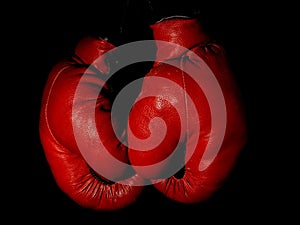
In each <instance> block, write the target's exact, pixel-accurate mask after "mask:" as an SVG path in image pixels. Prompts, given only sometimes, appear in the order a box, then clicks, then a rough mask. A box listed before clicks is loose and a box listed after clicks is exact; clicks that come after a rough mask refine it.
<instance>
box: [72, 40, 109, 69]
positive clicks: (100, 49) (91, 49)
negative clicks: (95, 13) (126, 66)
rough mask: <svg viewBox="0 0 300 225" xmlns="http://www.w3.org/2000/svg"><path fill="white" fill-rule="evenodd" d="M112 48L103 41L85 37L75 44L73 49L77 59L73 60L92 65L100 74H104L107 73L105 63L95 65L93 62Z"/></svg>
mask: <svg viewBox="0 0 300 225" xmlns="http://www.w3.org/2000/svg"><path fill="white" fill-rule="evenodd" d="M113 48H114V46H113V45H112V44H110V43H109V42H107V41H106V40H104V39H101V38H99V39H97V38H94V37H92V36H87V37H84V38H82V39H81V40H80V41H79V43H78V44H77V46H76V48H75V55H76V56H77V57H75V58H74V59H75V60H76V61H77V62H78V63H81V64H86V65H91V64H93V65H94V66H95V67H96V68H97V69H98V70H99V71H100V72H102V73H104V74H105V73H107V71H108V68H107V65H106V64H105V62H104V61H103V62H99V61H97V63H95V60H97V59H98V58H99V57H100V56H101V55H103V54H105V53H106V52H108V51H109V50H111V49H113Z"/></svg>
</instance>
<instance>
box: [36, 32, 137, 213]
mask: <svg viewBox="0 0 300 225" xmlns="http://www.w3.org/2000/svg"><path fill="white" fill-rule="evenodd" d="M113 48H114V46H113V45H111V44H110V43H108V42H107V41H105V40H103V39H96V38H92V37H86V38H83V39H82V40H81V41H80V42H79V43H78V45H77V46H76V49H75V54H74V56H73V57H72V58H70V59H66V60H64V61H62V62H60V63H58V64H57V65H55V66H54V68H53V69H52V71H51V73H50V74H49V77H48V80H47V83H46V86H45V89H44V93H43V99H42V106H41V115H40V138H41V142H42V145H43V148H44V151H45V154H46V158H47V160H48V163H49V165H50V168H51V171H52V173H53V176H54V178H55V180H56V182H57V184H58V186H59V187H60V188H61V189H62V190H63V192H65V193H66V194H67V195H68V196H69V197H70V198H71V199H73V200H74V201H75V202H77V203H78V204H79V205H81V206H83V207H86V208H91V209H95V210H116V209H120V208H123V207H125V206H127V205H129V204H131V203H132V202H134V201H135V200H136V198H137V197H138V196H139V194H140V193H141V191H142V186H131V185H130V184H131V183H141V182H140V181H139V179H140V178H139V176H138V175H136V174H133V173H132V174H131V175H130V176H128V177H125V178H124V177H123V178H122V175H124V174H125V173H128V171H125V169H126V167H122V166H119V167H114V168H112V167H111V164H110V162H109V160H107V159H106V158H105V156H103V158H101V154H100V153H101V150H104V151H105V150H107V152H109V153H110V154H111V155H112V156H113V158H116V159H118V160H119V161H120V162H123V163H124V164H126V165H127V163H128V159H127V147H125V145H123V144H122V143H121V142H120V141H119V139H118V138H117V137H116V134H115V132H114V129H113V126H112V119H111V106H112V100H111V98H110V94H111V89H110V88H109V86H108V85H107V83H106V82H104V80H103V79H102V78H103V77H105V76H106V75H107V73H108V70H109V69H108V65H107V64H106V61H105V59H104V58H103V59H100V60H98V61H97V63H96V64H95V63H94V61H95V60H96V59H99V58H98V57H100V56H101V55H103V54H104V53H106V52H107V51H109V50H111V49H113ZM91 64H92V66H90V65H91ZM79 83H80V84H79ZM79 86H80V89H79V91H78V87H79ZM100 89H101V91H100ZM113 122H115V121H113ZM116 125H117V124H116ZM124 134H125V133H123V136H124ZM99 140H101V142H102V144H103V145H99ZM81 148H83V150H82V149H81ZM99 148H102V149H99ZM99 152H100V153H99ZM87 155H91V157H90V159H89V162H87V160H86V159H87V158H86V157H84V156H87ZM93 156H100V157H94V160H93ZM97 165H100V167H101V168H102V169H103V170H105V171H106V174H105V175H104V176H102V174H99V173H97V172H96V171H98V170H95V169H93V168H95V166H96V167H97ZM109 178H112V179H109ZM122 179H123V182H122V183H121V182H115V181H116V180H122Z"/></svg>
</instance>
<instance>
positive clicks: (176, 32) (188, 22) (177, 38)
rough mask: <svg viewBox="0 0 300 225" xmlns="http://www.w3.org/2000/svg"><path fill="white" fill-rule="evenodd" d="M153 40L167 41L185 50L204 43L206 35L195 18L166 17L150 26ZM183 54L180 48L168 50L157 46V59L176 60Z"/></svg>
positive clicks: (206, 39) (206, 38)
mask: <svg viewBox="0 0 300 225" xmlns="http://www.w3.org/2000/svg"><path fill="white" fill-rule="evenodd" d="M150 27H151V28H152V30H153V36H154V39H155V40H160V41H167V42H171V43H174V44H177V45H180V46H182V47H185V48H188V49H190V48H192V47H193V46H195V45H197V44H199V43H201V42H206V41H208V40H209V37H208V35H207V34H206V33H205V32H204V31H203V29H202V26H201V24H200V22H199V21H198V20H197V19H196V18H189V17H183V16H173V17H166V18H164V19H162V20H160V21H158V22H156V23H155V24H152V25H151V26H150ZM183 53H184V52H183V50H182V48H170V49H169V48H168V47H167V46H165V45H163V46H162V45H160V44H157V58H158V59H160V60H161V59H163V60H168V59H171V58H177V57H179V56H180V55H182V54H183Z"/></svg>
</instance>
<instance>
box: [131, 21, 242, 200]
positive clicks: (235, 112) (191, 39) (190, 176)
mask: <svg viewBox="0 0 300 225" xmlns="http://www.w3.org/2000/svg"><path fill="white" fill-rule="evenodd" d="M152 29H153V34H154V39H155V40H161V41H168V42H172V43H175V44H178V45H181V46H183V47H185V48H188V49H190V50H191V51H187V52H182V51H180V48H178V49H177V48H176V47H175V48H174V47H172V46H165V45H161V43H160V42H158V44H157V58H158V59H160V61H157V62H155V63H154V67H153V68H152V69H151V71H150V72H149V73H148V74H147V75H146V76H145V78H153V77H163V78H166V79H168V80H171V81H172V82H174V83H176V84H178V85H179V86H181V87H182V91H181V92H175V91H172V88H171V87H168V85H165V84H162V85H159V84H158V83H155V84H154V85H152V86H151V82H150V81H151V80H150V81H149V82H147V80H146V81H145V83H144V84H143V86H142V89H141V94H140V96H147V93H148V91H149V89H157V90H158V91H157V92H156V93H159V94H158V96H156V97H151V98H145V99H143V101H142V100H139V101H138V102H137V104H135V105H134V107H133V109H132V111H131V113H130V117H129V126H130V128H131V129H133V131H132V134H133V135H136V136H137V137H139V134H140V136H143V135H145V134H147V135H150V134H148V132H149V129H148V127H147V126H148V124H149V121H150V120H151V119H153V118H154V117H160V118H162V119H163V120H165V123H166V127H167V128H166V129H167V131H166V136H165V137H164V138H165V139H164V140H163V141H162V142H161V143H160V144H159V145H158V146H157V147H156V148H155V149H152V150H151V151H137V150H136V149H131V147H130V146H131V142H134V140H135V138H133V137H130V136H129V137H128V142H129V160H130V162H132V164H133V166H134V165H147V163H149V162H151V163H153V162H157V160H162V159H164V158H165V157H166V156H167V155H170V154H171V153H172V151H174V146H176V145H177V143H178V144H179V146H182V148H181V151H182V152H183V154H182V155H183V159H182V161H183V162H184V167H183V168H182V170H183V171H184V172H183V173H181V175H180V176H179V174H178V173H179V171H178V173H177V174H174V175H173V176H169V177H167V178H165V177H163V176H162V175H161V174H163V171H160V170H164V169H165V168H167V167H168V166H172V165H171V163H172V162H173V161H172V160H169V161H166V163H165V164H164V166H163V167H160V168H156V169H148V170H147V169H143V168H140V167H137V172H138V173H139V174H140V175H142V176H144V177H147V178H150V179H152V181H153V184H154V186H155V187H156V188H157V189H158V190H159V191H161V192H162V193H164V194H165V195H166V196H167V197H169V198H171V199H173V200H176V201H179V202H183V203H194V202H199V201H203V200H205V199H207V198H209V197H210V196H211V195H212V194H213V193H214V192H215V191H216V190H217V189H218V188H219V187H220V185H221V184H222V182H223V181H224V179H225V178H226V177H227V176H228V174H229V172H230V171H231V169H232V167H233V166H234V163H235V161H236V160H237V157H238V154H239V152H240V150H241V149H242V148H243V146H244V145H245V142H246V139H247V138H246V136H247V134H246V125H245V118H244V113H243V108H242V104H241V99H240V97H239V90H238V88H237V85H236V83H235V81H234V79H233V76H232V73H231V71H230V68H229V64H228V62H227V60H226V54H225V51H224V49H223V48H222V46H220V45H219V44H217V43H214V42H211V41H210V39H209V37H208V36H207V35H206V34H205V33H204V32H203V31H202V29H201V24H200V23H199V22H198V21H197V20H196V19H179V18H171V19H166V20H162V21H160V22H158V23H156V24H154V25H152ZM195 54H196V56H198V57H200V58H201V60H203V61H204V62H205V63H206V65H207V66H208V67H209V68H210V70H211V71H212V73H213V75H214V76H215V78H216V79H217V82H218V84H219V86H220V88H221V91H222V95H223V97H224V102H225V107H226V130H225V134H224V138H223V142H222V144H221V147H220V150H219V151H218V153H217V155H216V157H215V158H214V159H213V161H212V162H210V164H209V165H208V167H207V168H205V169H204V170H200V169H199V165H200V161H201V159H202V156H203V155H204V152H205V150H206V147H207V146H208V144H209V142H210V143H213V142H214V140H215V139H218V138H220V137H219V136H218V135H219V134H218V133H217V132H216V131H215V130H214V128H213V127H212V116H211V109H210V105H209V102H208V100H207V97H206V95H205V93H204V91H203V89H202V88H201V87H203V86H205V85H206V84H200V85H199V84H197V82H196V81H195V80H194V79H193V78H191V77H190V76H189V75H188V74H187V73H185V72H184V71H186V70H185V69H186V68H189V67H191V66H192V65H195V64H197V61H199V58H197V57H195ZM161 59H162V62H161ZM167 61H172V62H173V64H172V65H169V64H167V63H164V62H167ZM173 65H178V67H179V68H182V70H180V69H179V68H176V67H175V66H173ZM201 71H202V70H201V69H200V68H199V72H198V73H197V76H206V75H207V74H202V73H201ZM206 88H212V87H206ZM159 89H161V91H160V92H159ZM165 90H168V91H167V92H166V91H165ZM211 91H213V90H211ZM185 96H190V99H191V100H188V99H187V98H185ZM161 98H164V99H174V101H173V102H175V105H177V106H178V108H179V109H180V108H181V109H182V108H183V109H185V110H184V112H183V113H179V114H178V112H177V113H176V112H175V111H176V110H174V109H173V108H172V107H171V105H170V104H168V103H164V104H160V103H161V102H162V100H161ZM193 105H194V106H195V108H196V112H195V111H193V110H191V109H192V106H193ZM178 108H177V107H176V109H178ZM149 109H151V110H149ZM178 117H180V118H178ZM180 120H183V123H180ZM197 121H198V122H197ZM199 125H200V132H198V130H197V129H198V128H199ZM180 130H181V131H180ZM180 132H183V133H184V135H180ZM152 135H155V134H152ZM195 140H197V143H196V145H193V144H192V143H193V142H194V141H195ZM161 156H162V157H161ZM149 158H150V159H149ZM182 170H180V171H181V172H182Z"/></svg>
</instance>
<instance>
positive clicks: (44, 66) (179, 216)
mask: <svg viewBox="0 0 300 225" xmlns="http://www.w3.org/2000/svg"><path fill="white" fill-rule="evenodd" d="M147 2H148V1H137V0H136V1H133V0H132V1H130V2H129V4H126V1H115V0H111V1H105V2H102V1H98V3H97V4H95V3H90V4H88V3H85V2H79V3H75V1H74V2H72V3H70V4H69V5H63V4H62V3H51V2H48V3H46V2H44V3H36V4H32V5H30V4H29V3H27V4H26V6H25V4H24V10H21V11H22V12H20V13H16V15H19V16H16V25H15V27H17V28H15V30H14V31H13V35H12V36H13V40H14V44H13V45H14V47H16V50H14V53H13V57H14V58H16V56H21V57H18V60H15V59H14V60H13V61H14V66H15V67H12V68H11V69H12V70H14V68H18V69H20V72H16V73H14V79H16V80H18V81H19V82H18V84H19V85H20V86H21V89H19V90H20V91H19V93H17V95H18V96H19V97H18V100H19V101H18V103H16V104H15V103H14V104H15V105H16V106H17V108H18V112H17V114H19V112H20V111H22V116H21V118H20V115H18V118H19V120H20V121H21V122H17V123H18V126H19V128H18V131H16V130H13V134H14V135H13V136H18V137H21V139H22V140H20V141H19V138H18V140H17V141H16V140H15V139H13V140H12V141H10V146H13V147H12V149H15V148H16V149H18V151H17V154H16V155H17V156H15V157H16V158H17V159H16V160H14V164H15V165H18V166H17V169H16V171H14V170H13V169H14V168H15V167H14V168H12V166H10V168H11V169H9V170H8V171H9V172H7V173H9V179H6V182H5V184H6V186H7V187H8V188H9V191H12V194H11V195H10V196H9V197H8V199H9V201H8V202H7V207H6V208H7V209H9V211H13V212H14V214H13V216H12V217H10V220H14V219H20V220H22V221H28V222H40V223H45V222H50V223H60V222H65V223H70V224H71V223H72V224H116V223H120V222H122V223H127V224H144V223H145V224H146V223H159V222H168V221H169V222H178V221H185V222H186V223H187V224H189V223H196V224H201V223H213V222H222V223H237V224H244V223H247V222H248V223H249V222H260V221H264V222H268V221H276V220H280V219H282V220H283V221H285V222H287V221H289V220H290V219H291V216H292V215H293V212H292V211H289V214H286V213H284V210H283V209H284V208H290V207H289V206H290V205H289V204H288V203H287V200H291V201H292V200H293V197H291V196H290V194H289V191H287V189H288V190H289V189H290V188H286V187H287V186H288V187H289V186H293V185H292V181H291V180H290V179H289V178H288V177H287V175H286V173H284V172H283V171H282V170H281V168H282V167H281V166H280V164H281V163H283V162H284V161H285V160H286V158H288V157H286V156H284V155H283V156H281V154H280V152H278V151H277V149H281V148H282V149H284V148H287V146H286V145H284V144H282V143H281V142H280V141H279V140H280V139H281V138H282V137H281V135H280V132H277V130H278V129H279V125H278V123H281V122H278V117H277V116H278V114H277V113H276V112H278V111H276V110H277V109H278V107H277V104H278V102H279V101H280V104H281V105H285V104H286V103H285V102H284V101H281V100H280V95H279V93H278V92H277V91H276V90H277V89H276V88H274V86H273V85H275V84H278V83H281V78H280V77H277V76H275V75H274V65H277V63H279V61H280V59H278V58H276V57H272V56H274V55H273V54H274V53H276V52H277V50H276V49H275V50H274V48H275V47H274V46H275V45H274V42H275V39H276V38H277V34H278V33H281V32H282V30H283V31H284V29H285V28H284V27H285V26H284V24H280V20H278V17H277V16H278V14H277V12H278V11H276V10H277V9H278V8H280V7H278V6H275V5H268V6H262V5H260V4H259V3H258V2H253V1H252V2H242V1H241V2H235V3H230V2H227V1H224V2H223V3H219V2H215V1H209V2H204V1H187V0H185V1H182V2H181V3H175V2H173V1H164V4H162V3H159V1H152V6H153V11H149V8H148V6H147ZM161 2H162V1H161ZM18 7H19V9H22V7H23V5H22V4H19V5H18ZM25 8H26V9H25ZM275 9H276V10H275ZM282 11H283V8H282V9H281V11H280V12H282ZM194 12H199V13H200V14H199V15H200V17H201V20H202V21H203V23H204V25H205V26H206V28H207V30H208V32H209V33H210V34H211V35H212V36H213V37H215V38H216V40H218V41H219V42H220V43H221V44H222V45H223V46H224V47H225V48H226V50H227V52H228V56H229V59H230V62H231V65H232V68H233V71H234V73H235V76H236V80H237V82H238V84H239V86H240V89H241V92H242V97H243V100H244V104H245V109H246V113H247V123H248V130H249V139H248V143H247V145H246V146H245V148H244V149H243V151H242V152H241V155H240V157H239V159H238V161H237V163H236V166H235V168H234V170H233V171H232V173H231V175H230V176H229V177H228V179H227V181H226V182H225V184H224V186H223V187H222V188H221V189H220V190H219V191H217V192H216V193H215V195H214V196H213V197H212V198H210V199H209V200H207V201H206V202H203V203H199V204H194V205H182V204H179V203H176V202H173V201H171V200H169V199H167V198H165V197H164V196H162V195H161V194H160V193H159V192H157V191H155V190H154V189H152V187H150V186H149V187H146V188H145V190H144V192H143V194H142V195H141V196H140V197H139V199H138V200H137V201H136V202H135V203H134V204H132V205H131V206H129V207H127V208H125V209H123V210H119V211H115V212H95V211H92V210H90V209H84V208H82V207H80V206H78V205H77V204H76V203H74V202H73V201H72V200H70V199H69V198H68V197H67V196H66V195H65V194H64V193H62V191H61V190H60V189H59V188H58V187H57V185H56V183H55V181H54V179H53V177H52V174H51V172H50V168H49V166H48V164H47V161H46V159H45V156H44V153H43V149H42V146H41V144H40V140H39V134H38V123H39V113H40V112H39V110H40V104H41V96H42V92H43V88H44V85H45V83H46V80H47V76H48V73H49V72H50V70H51V67H52V66H53V65H54V64H55V63H56V62H58V61H59V60H60V59H62V58H64V57H65V56H68V55H69V54H71V53H72V51H73V47H74V45H75V44H76V43H77V41H78V40H79V39H80V38H81V37H82V36H84V35H86V34H90V33H92V34H97V35H100V36H107V37H108V38H109V40H111V42H112V43H113V44H115V45H119V44H122V43H126V42H129V41H135V40H143V39H151V38H152V37H151V32H150V31H149V24H151V23H152V22H155V21H156V20H157V19H160V17H163V16H168V15H172V14H181V13H183V14H190V13H194ZM20 15H21V16H20ZM274 21H276V22H274ZM121 24H123V28H124V33H123V34H120V31H119V29H120V25H121ZM278 26H280V27H281V28H280V29H281V32H278ZM10 34H12V32H10ZM8 36H9V35H8ZM277 47H278V42H277ZM271 58H272V60H271ZM270 68H273V70H271V69H270ZM277 72H278V71H277ZM27 95H28V96H27ZM25 99H27V100H26V102H28V99H29V105H28V103H26V104H25V106H24V107H23V105H22V102H23V101H25ZM21 105H22V106H21ZM275 108H276V110H275V111H274V109H275ZM279 114H280V113H279ZM19 120H17V121H19ZM24 122H25V124H24ZM21 123H22V125H21V126H20V124H21ZM23 124H24V125H23ZM9 133H12V132H9ZM285 157H286V158H285ZM278 159H280V160H278ZM275 168H277V169H275ZM12 171H13V174H14V175H13V176H12V175H11V174H10V173H12ZM7 173H6V174H7ZM5 204H6V203H5Z"/></svg>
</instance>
